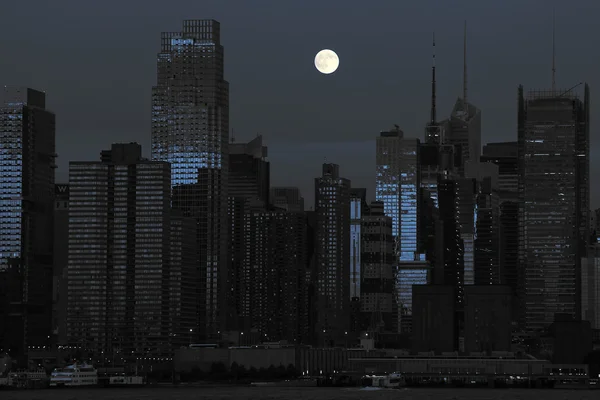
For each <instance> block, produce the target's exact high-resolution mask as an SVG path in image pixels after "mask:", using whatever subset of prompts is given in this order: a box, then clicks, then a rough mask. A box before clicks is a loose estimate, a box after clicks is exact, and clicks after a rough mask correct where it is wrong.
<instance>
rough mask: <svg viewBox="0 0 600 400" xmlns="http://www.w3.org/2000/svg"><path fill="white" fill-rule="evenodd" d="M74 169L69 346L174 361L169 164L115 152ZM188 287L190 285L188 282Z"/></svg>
mask: <svg viewBox="0 0 600 400" xmlns="http://www.w3.org/2000/svg"><path fill="white" fill-rule="evenodd" d="M102 159H103V160H104V161H100V162H98V161H96V162H94V161H92V162H70V163H69V186H70V194H69V236H68V241H69V250H68V252H69V254H68V275H67V276H68V291H69V296H68V306H67V335H68V340H69V344H70V345H72V346H77V347H81V348H85V349H90V350H92V351H94V352H95V353H97V354H102V352H104V355H105V356H106V357H112V355H113V352H117V351H121V350H123V351H126V354H127V355H128V356H133V355H135V356H138V357H139V356H142V355H144V356H147V355H149V354H153V355H156V356H158V355H167V354H170V352H171V350H172V348H171V336H170V334H171V333H177V334H179V336H180V337H181V336H183V332H177V331H175V332H173V331H172V330H171V325H172V321H171V320H170V318H169V312H166V311H168V310H169V307H170V303H169V299H170V295H171V293H170V288H171V287H170V281H171V276H170V273H171V272H172V268H171V267H172V265H171V259H170V253H171V251H170V250H171V248H170V245H171V236H170V234H171V232H170V176H171V170H170V166H169V164H168V163H165V162H151V161H147V160H143V159H142V158H141V146H140V145H138V144H137V143H128V144H116V145H113V146H112V149H111V151H105V152H103V154H102ZM188 279H189V277H188Z"/></svg>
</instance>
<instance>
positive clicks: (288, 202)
mask: <svg viewBox="0 0 600 400" xmlns="http://www.w3.org/2000/svg"><path fill="white" fill-rule="evenodd" d="M269 201H270V202H271V204H272V205H274V206H276V207H278V208H284V209H286V210H288V211H296V212H304V197H302V195H301V194H300V189H298V188H297V187H291V186H287V187H284V186H277V187H272V188H271V194H270V195H269Z"/></svg>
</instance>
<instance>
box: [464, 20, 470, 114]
mask: <svg viewBox="0 0 600 400" xmlns="http://www.w3.org/2000/svg"><path fill="white" fill-rule="evenodd" d="M463 105H464V107H465V112H468V111H469V106H468V104H467V21H465V27H464V33H463Z"/></svg>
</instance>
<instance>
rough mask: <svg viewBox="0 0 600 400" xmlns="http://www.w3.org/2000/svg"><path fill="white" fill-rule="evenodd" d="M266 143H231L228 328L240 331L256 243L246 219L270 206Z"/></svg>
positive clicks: (227, 286)
mask: <svg viewBox="0 0 600 400" xmlns="http://www.w3.org/2000/svg"><path fill="white" fill-rule="evenodd" d="M267 151H268V149H267V146H263V142H262V136H260V135H259V136H257V137H256V138H254V139H253V140H251V141H250V142H248V143H230V145H229V156H228V157H229V163H228V165H229V171H228V174H229V178H228V179H229V180H228V190H227V192H228V196H229V198H228V217H229V221H228V226H229V228H230V231H229V236H228V240H229V243H228V248H229V250H230V251H229V262H230V264H229V266H228V281H227V285H226V288H227V307H228V312H227V321H226V322H227V329H228V330H233V331H235V330H239V329H241V328H242V327H243V323H242V321H241V320H240V319H239V318H240V317H241V315H242V313H241V309H242V298H241V297H240V296H241V293H242V290H241V286H240V285H241V284H242V280H243V263H244V259H245V257H246V251H247V246H254V244H253V243H252V239H255V238H257V236H256V235H250V236H248V237H246V236H245V227H244V224H245V218H246V214H247V213H248V212H251V211H252V212H254V211H256V208H257V207H262V210H264V211H266V210H267V209H268V207H269V191H270V190H269V186H270V165H269V162H268V161H267V155H268V153H267ZM250 205H252V207H250Z"/></svg>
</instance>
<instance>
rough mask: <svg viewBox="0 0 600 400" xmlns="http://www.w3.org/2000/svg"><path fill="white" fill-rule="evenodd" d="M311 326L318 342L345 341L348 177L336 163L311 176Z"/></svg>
mask: <svg viewBox="0 0 600 400" xmlns="http://www.w3.org/2000/svg"><path fill="white" fill-rule="evenodd" d="M315 212H316V217H317V230H316V243H315V246H316V262H315V272H316V301H317V304H316V306H317V311H316V312H317V323H316V325H315V329H316V330H317V335H318V337H319V338H321V339H320V340H319V341H320V342H321V345H323V344H327V345H331V344H335V343H340V342H342V341H343V342H345V335H346V332H348V329H349V324H350V296H349V293H350V181H349V180H348V179H345V178H342V177H340V172H339V166H338V165H337V164H323V174H322V176H321V177H320V178H315Z"/></svg>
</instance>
